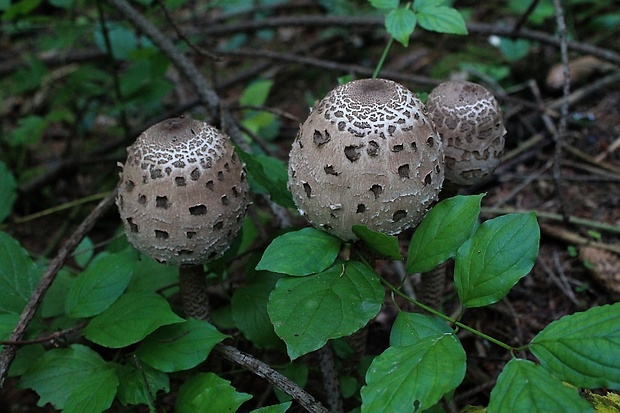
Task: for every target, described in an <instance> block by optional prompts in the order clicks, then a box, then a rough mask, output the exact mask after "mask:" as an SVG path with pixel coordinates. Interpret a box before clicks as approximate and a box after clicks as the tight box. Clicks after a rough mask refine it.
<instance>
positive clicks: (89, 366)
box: [19, 344, 110, 409]
mask: <svg viewBox="0 0 620 413" xmlns="http://www.w3.org/2000/svg"><path fill="white" fill-rule="evenodd" d="M109 368H110V365H109V364H108V363H107V362H105V361H104V360H103V359H102V358H101V356H100V355H99V354H97V353H96V352H95V351H93V350H91V349H90V348H88V347H86V346H83V345H80V344H73V345H71V347H69V348H66V349H58V348H56V349H52V350H49V351H47V352H45V353H44V354H43V356H42V357H41V358H40V359H39V360H38V362H37V363H35V364H33V365H32V367H31V368H30V369H29V370H28V371H27V372H26V373H25V374H24V375H23V376H22V377H21V380H20V382H19V386H20V387H22V388H29V389H33V390H34V391H36V392H37V394H38V395H39V397H40V399H39V401H38V402H37V405H38V406H44V405H45V404H46V403H51V404H52V405H53V406H54V407H55V408H56V409H63V408H64V407H65V403H66V402H67V400H68V399H69V397H70V395H71V394H72V393H73V391H74V390H76V389H78V388H79V387H80V385H81V384H82V383H83V382H85V381H86V380H88V379H89V378H91V377H93V376H94V375H96V374H97V373H101V372H104V371H108V370H109Z"/></svg>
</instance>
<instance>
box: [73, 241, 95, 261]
mask: <svg viewBox="0 0 620 413" xmlns="http://www.w3.org/2000/svg"><path fill="white" fill-rule="evenodd" d="M94 248H95V245H94V244H93V240H91V239H90V238H89V237H84V238H83V239H82V241H80V243H79V244H78V246H77V247H75V250H74V251H73V259H74V260H75V263H76V264H77V265H79V266H80V268H84V267H86V266H87V265H88V262H89V261H90V260H91V258H93V253H94V252H93V250H94Z"/></svg>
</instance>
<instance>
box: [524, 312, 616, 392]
mask: <svg viewBox="0 0 620 413" xmlns="http://www.w3.org/2000/svg"><path fill="white" fill-rule="evenodd" d="M530 350H531V351H532V353H534V355H535V356H536V357H538V359H539V360H540V363H541V365H542V366H543V367H544V368H545V369H547V370H549V371H550V372H551V373H552V374H553V375H554V376H556V377H557V378H558V379H560V380H564V381H567V382H569V383H571V384H573V385H575V386H577V387H584V388H590V389H594V388H601V387H606V388H610V389H614V390H619V389H620V357H618V354H619V353H620V303H615V304H613V305H603V306H600V307H594V308H591V309H589V310H587V311H584V312H580V313H575V314H572V315H567V316H564V317H562V318H560V319H559V320H557V321H554V322H553V323H551V324H549V325H548V326H547V327H545V328H544V329H543V330H542V331H541V332H540V333H538V335H537V336H536V337H534V339H533V340H532V342H531V344H530Z"/></svg>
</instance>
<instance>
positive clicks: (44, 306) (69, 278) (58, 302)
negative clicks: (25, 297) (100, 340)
mask: <svg viewBox="0 0 620 413" xmlns="http://www.w3.org/2000/svg"><path fill="white" fill-rule="evenodd" d="M75 280H76V278H75V275H74V274H72V273H71V272H69V270H67V269H66V268H63V269H61V270H60V271H59V272H58V274H56V277H55V278H54V282H53V283H52V285H51V286H50V288H49V289H48V290H47V292H46V293H45V296H44V297H43V302H42V303H41V317H42V318H54V317H58V316H61V315H64V314H65V301H66V299H67V295H68V294H69V290H70V289H71V286H72V285H73V283H74V282H75Z"/></svg>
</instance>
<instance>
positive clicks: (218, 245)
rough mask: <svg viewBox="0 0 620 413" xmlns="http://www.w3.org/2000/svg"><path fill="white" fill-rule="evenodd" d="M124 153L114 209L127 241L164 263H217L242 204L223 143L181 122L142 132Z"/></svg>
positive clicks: (243, 192)
mask: <svg viewBox="0 0 620 413" xmlns="http://www.w3.org/2000/svg"><path fill="white" fill-rule="evenodd" d="M127 152H128V156H127V161H126V163H125V165H124V166H123V169H122V172H121V174H120V183H119V188H118V196H117V199H116V204H117V205H118V209H119V212H120V216H121V218H122V221H123V224H124V226H125V232H126V234H127V238H128V239H129V241H130V242H131V243H132V244H133V245H134V246H135V247H136V248H137V249H138V250H139V251H141V252H143V253H144V254H146V255H148V256H150V257H152V258H154V259H156V260H157V261H159V262H162V263H165V264H171V265H196V264H203V263H205V262H207V261H210V260H212V259H215V258H217V257H219V256H220V255H221V254H222V253H223V252H224V251H225V250H226V249H227V248H228V246H229V244H230V242H231V241H232V239H233V238H234V236H235V234H237V232H238V231H239V229H240V228H241V225H242V224H243V218H244V216H245V210H246V207H247V205H248V197H247V191H248V184H247V181H246V176H245V171H244V169H243V163H242V162H241V160H240V159H239V158H238V157H237V155H236V154H235V152H234V150H233V147H232V145H231V143H230V139H229V138H228V137H227V136H226V135H224V134H222V133H220V132H219V131H218V130H217V129H215V128H214V127H212V126H210V125H208V124H206V123H204V122H201V121H198V120H193V119H189V118H184V117H180V118H173V119H168V120H164V121H162V122H160V123H158V124H156V125H154V126H152V127H150V128H148V129H147V130H145V131H144V132H143V133H142V134H141V135H140V136H139V137H138V139H137V140H136V142H135V143H134V144H133V145H131V146H130V147H129V148H128V149H127Z"/></svg>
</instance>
